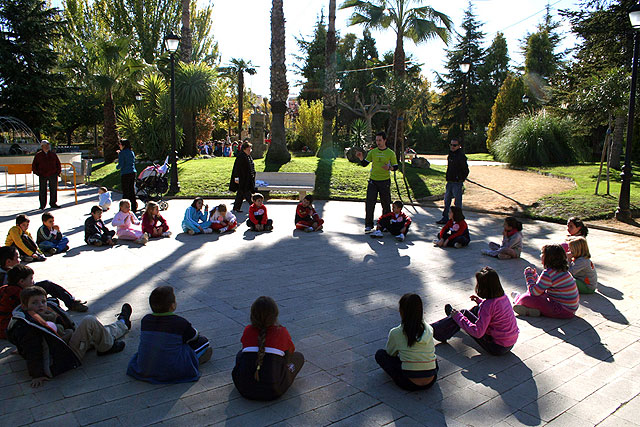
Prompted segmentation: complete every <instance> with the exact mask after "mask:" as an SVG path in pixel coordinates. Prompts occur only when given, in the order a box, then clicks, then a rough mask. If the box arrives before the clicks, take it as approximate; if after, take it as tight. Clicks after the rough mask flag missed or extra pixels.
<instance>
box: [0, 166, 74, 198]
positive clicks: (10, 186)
mask: <svg viewBox="0 0 640 427" xmlns="http://www.w3.org/2000/svg"><path fill="white" fill-rule="evenodd" d="M60 166H61V167H62V172H61V173H60V178H61V179H60V180H58V191H73V193H74V196H75V201H76V205H77V204H78V188H77V178H76V168H75V166H73V165H72V164H71V163H61V164H60ZM38 189H39V181H38V177H37V176H36V175H35V174H34V173H33V171H32V170H31V164H28V163H27V164H12V165H3V164H0V194H14V193H37V192H38Z"/></svg>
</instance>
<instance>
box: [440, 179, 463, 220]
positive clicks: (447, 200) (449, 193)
mask: <svg viewBox="0 0 640 427" xmlns="http://www.w3.org/2000/svg"><path fill="white" fill-rule="evenodd" d="M462 185H463V183H462V182H453V181H448V182H447V186H446V187H445V191H444V210H443V211H442V219H445V220H449V208H450V207H451V199H452V198H455V199H456V206H457V207H459V208H462Z"/></svg>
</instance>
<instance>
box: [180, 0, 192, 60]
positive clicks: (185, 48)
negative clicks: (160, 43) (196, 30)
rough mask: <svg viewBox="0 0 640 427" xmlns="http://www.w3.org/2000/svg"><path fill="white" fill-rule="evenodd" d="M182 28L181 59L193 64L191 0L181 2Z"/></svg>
mask: <svg viewBox="0 0 640 427" xmlns="http://www.w3.org/2000/svg"><path fill="white" fill-rule="evenodd" d="M181 3H182V28H181V31H180V33H181V34H180V59H181V60H182V62H184V63H186V64H190V63H191V53H192V51H193V41H192V34H191V0H181Z"/></svg>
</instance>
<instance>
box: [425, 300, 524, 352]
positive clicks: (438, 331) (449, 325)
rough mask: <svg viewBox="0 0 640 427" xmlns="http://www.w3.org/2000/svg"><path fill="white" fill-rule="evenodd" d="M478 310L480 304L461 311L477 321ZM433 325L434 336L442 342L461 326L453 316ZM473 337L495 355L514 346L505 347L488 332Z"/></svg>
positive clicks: (473, 320) (468, 317) (472, 320)
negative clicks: (497, 342)
mask: <svg viewBox="0 0 640 427" xmlns="http://www.w3.org/2000/svg"><path fill="white" fill-rule="evenodd" d="M478 310H480V306H478V305H476V306H475V307H473V308H472V309H471V310H461V311H460V312H461V313H462V314H463V315H464V317H466V318H467V319H469V320H470V321H471V322H472V323H477V322H478ZM431 327H432V328H433V338H435V339H436V340H438V341H441V342H445V341H446V340H448V339H449V338H451V337H452V336H454V335H455V334H456V333H457V332H458V331H459V330H460V326H458V324H457V323H456V321H455V320H453V318H451V317H445V318H444V319H441V320H438V321H437V322H435V323H432V324H431ZM471 338H473V339H474V340H475V341H476V342H477V343H478V344H479V345H480V347H482V348H483V349H484V350H485V351H486V352H487V353H489V354H492V355H494V356H500V355H502V354H506V353H508V352H509V351H511V349H512V348H513V346H509V347H503V346H501V345H500V344H496V343H495V342H494V341H493V337H492V336H491V335H488V334H484V335H483V336H482V337H480V338H476V337H473V336H472V337H471Z"/></svg>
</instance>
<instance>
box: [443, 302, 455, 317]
mask: <svg viewBox="0 0 640 427" xmlns="http://www.w3.org/2000/svg"><path fill="white" fill-rule="evenodd" d="M452 311H453V307H451V304H445V305H444V314H446V315H447V316H451V312H452Z"/></svg>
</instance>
